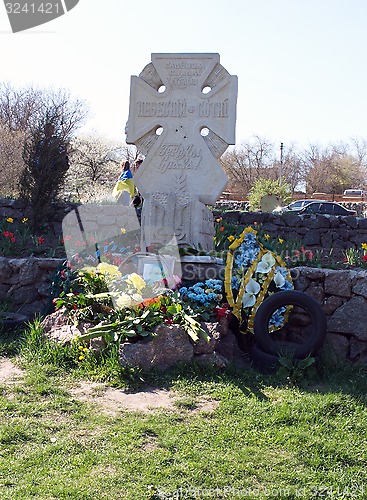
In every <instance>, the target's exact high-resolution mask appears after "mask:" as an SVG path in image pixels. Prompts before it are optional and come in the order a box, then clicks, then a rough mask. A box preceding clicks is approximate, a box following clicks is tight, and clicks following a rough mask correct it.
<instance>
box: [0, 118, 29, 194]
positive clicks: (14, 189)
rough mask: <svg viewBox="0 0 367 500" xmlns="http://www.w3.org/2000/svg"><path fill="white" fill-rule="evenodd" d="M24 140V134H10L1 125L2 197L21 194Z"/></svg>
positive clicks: (0, 180) (0, 189) (0, 165)
mask: <svg viewBox="0 0 367 500" xmlns="http://www.w3.org/2000/svg"><path fill="white" fill-rule="evenodd" d="M24 139H25V134H24V132H21V131H16V132H10V131H9V130H8V129H7V128H5V127H4V126H2V125H1V124H0V196H16V195H17V194H18V192H19V177H20V174H21V172H22V170H23V168H24V163H23V158H22V149H23V144H24Z"/></svg>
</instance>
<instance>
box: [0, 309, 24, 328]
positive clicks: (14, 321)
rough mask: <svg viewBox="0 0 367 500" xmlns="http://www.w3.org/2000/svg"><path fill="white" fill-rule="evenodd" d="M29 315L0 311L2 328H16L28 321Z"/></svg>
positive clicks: (0, 325) (0, 326)
mask: <svg viewBox="0 0 367 500" xmlns="http://www.w3.org/2000/svg"><path fill="white" fill-rule="evenodd" d="M28 319H29V318H28V317H27V316H24V314H19V313H9V312H8V313H0V330H2V331H9V330H14V329H15V328H17V327H18V326H19V325H21V324H23V323H25V322H26V321H28Z"/></svg>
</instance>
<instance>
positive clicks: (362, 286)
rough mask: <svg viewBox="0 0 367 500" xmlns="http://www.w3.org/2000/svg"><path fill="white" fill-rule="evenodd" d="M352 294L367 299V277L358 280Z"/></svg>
mask: <svg viewBox="0 0 367 500" xmlns="http://www.w3.org/2000/svg"><path fill="white" fill-rule="evenodd" d="M352 292H353V293H354V294H356V295H362V297H364V298H365V299H367V276H364V277H361V278H359V277H358V278H357V281H356V283H355V284H354V285H353V287H352Z"/></svg>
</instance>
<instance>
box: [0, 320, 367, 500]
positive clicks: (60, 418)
mask: <svg viewBox="0 0 367 500" xmlns="http://www.w3.org/2000/svg"><path fill="white" fill-rule="evenodd" d="M39 333H40V330H39V328H38V327H37V325H36V327H34V328H33V329H31V330H30V331H29V332H28V334H27V335H23V334H22V333H21V332H20V333H18V334H17V335H16V336H15V338H14V336H13V338H12V336H11V335H10V336H9V337H8V338H7V339H5V340H4V341H3V346H5V345H8V346H9V349H8V351H6V349H5V348H3V349H2V355H3V356H4V355H6V356H8V357H9V356H12V357H14V360H15V361H16V362H18V363H20V364H21V365H22V366H23V367H24V368H25V375H24V377H23V378H22V379H19V380H17V381H15V382H14V383H13V384H5V385H2V386H0V498H1V499H3V498H4V499H9V500H10V499H11V500H13V499H14V500H15V499H22V500H24V499H32V498H37V499H41V500H43V499H44V500H46V499H47V500H50V499H76V500H80V499H85V500H87V499H91V500H92V499H93V500H95V499H107V498H108V499H126V500H145V499H146V500H149V499H150V500H154V499H156V500H158V499H163V498H185V499H193V498H228V499H246V498H284V499H295V498H303V499H308V498H321V497H322V498H337V499H342V498H361V499H362V498H366V495H367V471H366V468H365V463H366V459H367V451H366V450H367V433H366V422H367V397H366V394H365V387H366V386H367V385H366V382H367V372H366V370H365V369H363V368H361V367H359V368H358V367H354V368H351V367H344V368H343V369H339V370H338V371H337V372H335V371H334V372H327V373H326V372H325V371H324V372H322V371H321V370H320V369H319V371H318V377H317V379H315V380H313V381H310V380H307V379H306V378H304V379H302V380H301V381H300V382H299V384H298V386H289V385H288V384H286V383H284V382H283V381H282V380H280V379H279V378H278V377H277V376H276V375H262V374H259V373H257V372H255V371H252V370H248V371H238V370H237V369H235V368H234V367H230V368H229V369H227V370H226V371H219V370H216V369H211V370H206V369H204V368H202V367H200V366H197V365H188V366H186V367H182V366H181V367H177V368H175V369H173V370H171V371H169V372H166V373H164V374H159V373H154V372H153V373H150V374H146V373H142V372H140V371H137V372H128V373H127V372H124V371H123V370H121V369H120V368H119V367H118V366H117V364H116V363H115V362H114V361H113V359H114V357H113V356H111V359H110V363H109V364H108V363H106V360H99V361H98V360H96V359H95V358H94V359H92V355H91V354H90V359H89V360H88V361H87V363H86V365H84V366H83V363H78V362H77V361H75V354H78V353H77V352H76V351H75V352H74V351H73V350H72V349H69V350H67V349H66V350H65V349H64V350H63V351H64V352H62V349H61V348H60V347H55V346H54V345H52V344H47V343H44V342H43V341H42V340H41V338H40V335H39ZM19 337H22V341H19ZM80 378H84V379H85V378H92V379H94V380H104V381H107V382H109V383H111V384H112V385H116V386H122V387H125V388H139V389H142V388H144V387H145V386H155V387H158V388H165V389H173V390H175V391H176V393H177V394H178V399H177V401H176V406H175V409H173V410H172V409H170V410H168V409H166V410H164V409H161V410H154V411H151V412H148V413H143V412H134V411H127V410H126V411H121V412H117V414H116V415H109V414H106V413H104V412H103V411H101V409H100V408H98V407H96V406H95V405H94V404H93V403H92V402H82V401H80V400H78V398H77V397H76V396H74V395H73V393H72V390H71V389H72V387H73V386H74V385H75V383H76V380H78V379H80ZM203 398H204V399H206V400H214V401H216V402H217V405H215V407H214V408H213V409H212V410H208V411H199V408H200V406H199V401H200V400H202V399H203Z"/></svg>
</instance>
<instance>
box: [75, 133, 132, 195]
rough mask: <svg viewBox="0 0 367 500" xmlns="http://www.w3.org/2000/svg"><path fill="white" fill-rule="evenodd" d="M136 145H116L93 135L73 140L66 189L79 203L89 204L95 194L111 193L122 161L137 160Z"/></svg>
mask: <svg viewBox="0 0 367 500" xmlns="http://www.w3.org/2000/svg"><path fill="white" fill-rule="evenodd" d="M136 154H137V152H136V148H135V146H127V145H126V144H116V143H113V142H111V141H108V140H106V139H104V138H103V137H100V136H98V135H96V134H90V135H86V136H80V137H77V138H75V139H74V140H73V141H72V154H71V157H70V169H69V171H68V174H67V179H66V183H65V190H66V191H67V192H68V193H74V196H76V197H77V199H78V200H79V201H84V202H85V201H86V200H88V201H90V200H91V199H93V198H94V195H98V193H100V194H102V195H103V191H104V190H103V187H105V193H104V194H105V195H107V193H111V192H112V188H113V185H114V183H115V181H116V179H117V177H118V175H119V174H120V170H121V169H120V165H121V163H122V162H123V161H125V160H129V161H130V162H131V163H132V162H133V161H134V159H135V158H136Z"/></svg>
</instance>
